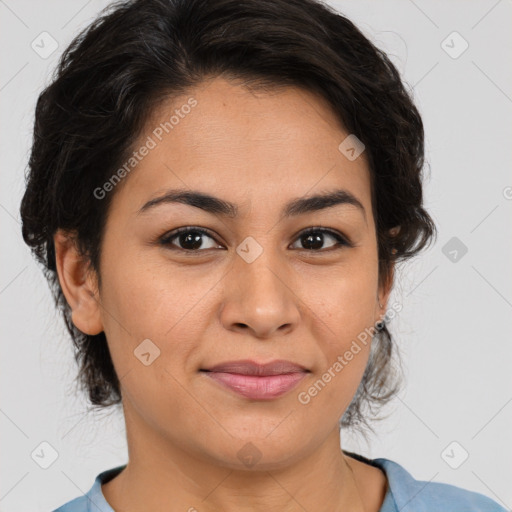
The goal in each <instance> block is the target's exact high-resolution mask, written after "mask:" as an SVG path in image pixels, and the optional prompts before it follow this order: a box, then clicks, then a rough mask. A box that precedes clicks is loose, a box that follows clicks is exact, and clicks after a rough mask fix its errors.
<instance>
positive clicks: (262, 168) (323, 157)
mask: <svg viewBox="0 0 512 512" xmlns="http://www.w3.org/2000/svg"><path fill="white" fill-rule="evenodd" d="M348 135H349V133H348V132H346V131H345V129H344V127H343V125H342V124H341V122H340V120H339V119H338V118H337V116H336V115H335V113H334V112H333V110H332V108H331V107H330V105H329V104H328V102H327V101H326V100H324V99H323V98H321V97H319V96H317V95H315V94H313V93H311V92H309V91H306V90H304V89H302V88H296V87H286V88H280V89H278V90H274V91H259V92H252V91H248V90H247V89H246V88H244V87H243V86H241V85H239V84H237V83H233V82H228V81H226V80H224V79H221V78H216V79H213V80H211V81H208V82H205V83H203V84H201V85H199V86H198V87H195V88H192V89H190V90H189V91H188V92H187V93H186V94H183V95H181V96H179V97H175V98H173V99H172V100H168V101H164V102H163V103H161V104H160V105H159V106H158V107H157V108H156V109H155V111H154V112H153V113H152V116H151V118H150V119H149V121H148V123H147V124H146V127H145V130H144V131H143V133H142V135H141V137H139V140H138V141H137V143H136V144H135V145H134V150H135V151H137V150H139V149H141V148H142V147H143V146H147V147H150V146H151V149H150V150H149V151H144V153H145V156H143V157H142V158H141V159H140V160H138V161H137V163H136V165H134V167H133V170H131V171H130V173H129V174H128V176H126V177H125V178H124V183H123V184H122V187H120V189H119V190H117V191H116V196H119V197H118V198H117V197H116V198H114V200H115V201H116V202H118V203H126V204H127V207H128V208H129V210H130V212H131V213H133V212H136V211H137V210H138V209H139V208H140V207H141V206H142V205H143V204H144V203H145V202H146V201H147V200H148V199H151V198H152V197H155V196H157V195H159V194H162V193H165V191H166V189H170V188H177V187H179V188H188V189H193V190H200V191H204V192H207V193H210V194H213V195H216V196H219V197H223V198H226V199H228V200H229V201H231V202H235V203H238V204H240V205H241V208H242V209H243V205H244V204H246V205H248V204H249V203H251V204H259V205H268V206H269V207H273V206H275V205H277V204H281V203H284V202H287V201H288V200H289V199H290V198H295V197H300V196H304V195H307V194H308V193H314V192H316V191H318V190H320V189H321V190H322V191H326V190H330V189H335V188H340V187H343V188H346V189H348V190H349V191H350V192H352V193H353V194H354V195H355V196H357V197H358V198H359V199H360V200H361V202H362V203H363V204H364V205H365V209H366V210H367V212H368V214H369V213H370V212H371V203H370V179H369V170H368V166H367V161H366V158H365V154H364V153H362V155H361V156H360V157H359V158H357V159H355V160H350V159H348V158H347V157H346V156H345V154H344V153H343V152H341V151H340V149H339V145H340V143H341V142H342V141H343V140H344V139H345V138H346V137H347V136H348ZM140 152H141V151H139V153H140ZM128 203H129V206H128Z"/></svg>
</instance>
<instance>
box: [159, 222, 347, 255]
mask: <svg viewBox="0 0 512 512" xmlns="http://www.w3.org/2000/svg"><path fill="white" fill-rule="evenodd" d="M183 233H198V234H201V235H206V236H207V237H209V238H212V239H213V240H215V237H214V236H213V235H212V234H211V233H210V232H209V231H208V230H206V229H204V228H199V227H195V226H187V227H184V228H178V229H176V230H174V231H171V232H170V233H167V234H165V235H164V236H162V237H160V238H159V243H160V244H161V245H163V246H165V247H168V248H170V249H171V250H177V251H181V252H183V253H185V254H190V255H192V254H194V253H201V252H205V251H207V250H208V249H197V250H193V249H182V248H181V247H178V246H175V245H174V244H172V243H171V241H172V240H174V239H175V238H177V237H178V236H179V235H181V234H183ZM313 233H323V234H327V235H330V236H332V237H333V238H334V239H336V241H337V242H338V245H337V246H336V245H335V246H334V247H330V248H328V249H298V250H301V251H305V252H308V253H310V254H311V253H323V252H330V251H333V250H339V249H343V248H344V247H348V248H350V247H354V245H353V244H352V243H351V242H350V240H349V239H348V238H347V237H345V236H342V235H341V234H339V233H338V232H336V231H333V230H331V229H326V228H322V227H312V228H308V229H306V230H304V231H302V232H301V233H299V234H298V235H297V237H296V238H295V240H298V239H300V238H301V237H304V236H307V235H310V234H313ZM295 240H294V241H295ZM215 242H216V243H218V242H217V241H216V240H215ZM219 245H220V244H219Z"/></svg>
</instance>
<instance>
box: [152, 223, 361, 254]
mask: <svg viewBox="0 0 512 512" xmlns="http://www.w3.org/2000/svg"><path fill="white" fill-rule="evenodd" d="M202 237H206V238H209V239H210V240H211V241H212V243H211V245H210V247H205V246H204V244H203V240H202ZM325 237H328V238H331V239H332V240H334V241H335V243H334V244H333V245H331V247H330V248H332V247H333V246H334V247H335V246H336V245H338V246H340V247H338V248H341V247H343V246H347V247H351V244H350V242H349V241H348V240H347V239H346V238H344V237H343V236H341V235H339V234H338V233H336V232H334V231H331V230H328V229H323V228H311V229H309V230H307V231H303V232H302V233H301V234H300V235H299V236H298V237H297V241H298V242H302V244H303V245H306V247H299V248H298V249H300V250H305V251H309V252H320V251H318V249H320V248H321V246H323V245H324V242H325ZM175 239H177V240H178V243H179V246H176V244H175V243H174V240H175ZM160 243H161V244H162V245H165V246H173V247H171V248H172V249H177V250H182V251H189V252H200V251H198V249H214V248H215V247H220V246H219V244H217V243H216V242H215V239H214V238H213V237H212V236H211V235H210V234H209V233H208V232H207V231H205V230H204V229H202V228H194V227H186V228H180V229H177V230H176V231H173V232H172V233H169V234H167V235H164V236H163V237H162V238H161V239H160Z"/></svg>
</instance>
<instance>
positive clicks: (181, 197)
mask: <svg viewBox="0 0 512 512" xmlns="http://www.w3.org/2000/svg"><path fill="white" fill-rule="evenodd" d="M168 203H182V204H187V205H189V206H194V207H195V208H200V209H201V210H204V211H206V212H208V213H212V214H215V215H222V216H226V217H236V216H237V215H238V211H239V210H238V206H237V205H236V204H233V203H230V202H229V201H225V200H223V199H220V198H218V197H215V196H212V195H210V194H205V193H203V192H200V191H197V190H181V189H173V190H168V191H167V192H165V193H164V194H163V195H161V196H159V197H155V198H154V199H151V200H150V201H148V202H147V203H145V204H144V205H143V206H142V207H141V208H140V209H139V211H138V212H137V215H140V214H142V213H144V212H146V211H148V210H150V209H151V208H154V207H155V206H157V205H162V204H168ZM334 206H355V207H356V208H357V209H358V210H359V211H360V212H361V214H362V215H363V217H364V220H365V222H366V223H367V219H366V210H365V209H364V206H363V204H362V203H361V201H360V200H359V199H357V197H355V196H354V195H353V194H352V193H351V192H349V191H348V190H344V189H338V190H333V191H330V192H325V193H322V194H317V195H314V196H309V197H299V198H296V199H293V200H291V201H289V202H288V203H287V204H286V205H285V206H284V208H283V211H282V217H295V216H298V215H304V214H306V213H311V212H316V211H320V210H324V209H326V208H332V207H334Z"/></svg>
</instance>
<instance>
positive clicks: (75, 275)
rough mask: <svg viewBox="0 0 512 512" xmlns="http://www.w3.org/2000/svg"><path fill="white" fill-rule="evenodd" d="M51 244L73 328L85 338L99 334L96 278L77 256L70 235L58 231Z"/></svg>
mask: <svg viewBox="0 0 512 512" xmlns="http://www.w3.org/2000/svg"><path fill="white" fill-rule="evenodd" d="M53 242H54V244H55V263H56V267H57V274H58V276H59V282H60V286H61V288H62V293H63V294H64V296H65V297H66V301H67V303H68V304H69V306H70V308H71V319H72V321H73V324H74V325H75V326H76V327H77V328H78V329H79V330H80V331H82V332H83V333H84V334H89V335H95V334H99V333H100V332H102V331H103V323H102V320H101V306H100V301H99V290H98V286H97V278H96V274H95V272H93V271H91V270H90V263H89V261H88V260H85V259H84V258H83V257H81V256H80V254H79V252H78V249H77V247H76V244H75V241H74V238H73V235H72V233H69V232H67V231H64V230H61V229H59V230H58V231H57V232H56V234H55V235H54V237H53Z"/></svg>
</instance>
